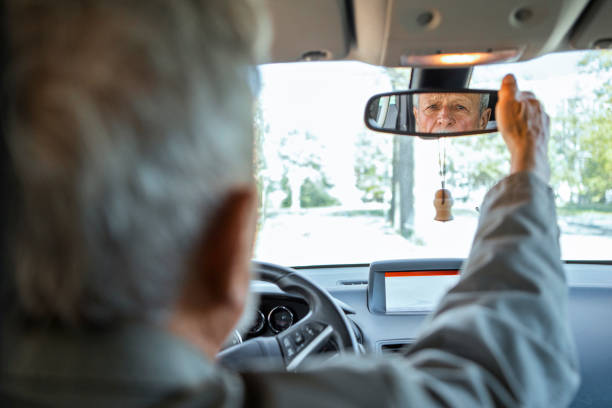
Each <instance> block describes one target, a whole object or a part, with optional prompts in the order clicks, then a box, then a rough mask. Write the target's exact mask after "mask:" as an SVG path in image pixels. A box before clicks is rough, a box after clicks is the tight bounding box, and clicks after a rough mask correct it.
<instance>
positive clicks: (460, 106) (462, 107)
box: [457, 105, 467, 111]
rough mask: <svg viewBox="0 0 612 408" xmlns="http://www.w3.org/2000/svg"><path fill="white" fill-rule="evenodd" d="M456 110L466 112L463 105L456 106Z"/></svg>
mask: <svg viewBox="0 0 612 408" xmlns="http://www.w3.org/2000/svg"><path fill="white" fill-rule="evenodd" d="M457 110H464V111H466V110H467V108H466V107H465V106H463V105H457Z"/></svg>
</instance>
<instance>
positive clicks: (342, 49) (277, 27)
mask: <svg viewBox="0 0 612 408" xmlns="http://www.w3.org/2000/svg"><path fill="white" fill-rule="evenodd" d="M267 3H268V5H269V7H270V17H271V20H272V26H273V29H274V39H273V41H272V47H271V50H270V60H269V61H267V62H292V61H299V60H332V59H342V58H344V57H345V56H346V55H347V54H348V52H349V48H350V45H351V34H350V27H351V24H352V23H351V24H349V16H348V14H349V13H348V10H347V7H346V2H345V1H344V0H268V1H267Z"/></svg>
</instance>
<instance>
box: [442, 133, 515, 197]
mask: <svg viewBox="0 0 612 408" xmlns="http://www.w3.org/2000/svg"><path fill="white" fill-rule="evenodd" d="M446 143H447V155H446V161H447V179H446V182H447V184H448V185H449V186H450V187H458V188H461V189H467V190H473V189H479V188H485V189H488V188H490V187H492V186H493V185H494V184H495V183H496V182H497V181H498V180H499V179H500V178H502V177H503V176H504V174H506V172H507V171H508V161H509V158H510V156H509V153H508V149H507V148H506V145H505V144H504V141H503V139H502V137H501V135H500V134H499V133H487V134H484V135H478V136H467V137H457V138H451V139H447V142H446ZM474 152H478V153H479V154H478V159H477V160H474ZM464 198H467V197H464Z"/></svg>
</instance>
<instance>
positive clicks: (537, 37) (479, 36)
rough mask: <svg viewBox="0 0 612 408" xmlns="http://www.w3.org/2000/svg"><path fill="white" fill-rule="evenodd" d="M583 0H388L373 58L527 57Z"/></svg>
mask: <svg viewBox="0 0 612 408" xmlns="http://www.w3.org/2000/svg"><path fill="white" fill-rule="evenodd" d="M587 3H588V0H528V1H522V2H517V1H495V2H483V1H482V0H463V1H461V2H458V1H456V0H426V1H425V0H416V1H415V0H389V1H388V2H387V3H386V8H387V10H386V17H385V18H386V24H385V34H384V36H383V52H382V54H380V60H379V61H376V62H375V63H378V64H381V65H386V66H400V65H402V61H403V62H404V65H408V64H409V61H413V60H414V59H413V58H411V56H432V55H436V54H455V55H457V54H459V55H464V54H470V55H472V54H473V53H487V52H489V53H497V54H498V55H501V54H503V53H509V55H512V54H513V55H514V56H513V57H512V58H509V59H506V61H511V60H525V59H530V58H533V57H536V56H538V55H540V54H542V53H546V52H550V51H553V50H555V49H557V48H558V46H559V45H560V44H561V43H562V42H563V40H564V39H567V36H568V33H569V31H570V29H571V28H572V25H573V24H574V22H575V21H576V20H577V19H578V17H579V16H580V14H581V13H582V11H583V10H584V8H585V6H586V5H587ZM359 4H360V1H356V2H355V7H359ZM356 13H358V10H356ZM608 21H609V20H608ZM357 37H358V38H359V32H358V36H357ZM407 61H408V62H407ZM491 61H493V62H495V61H501V60H500V59H496V60H495V59H493V60H491ZM372 62H374V61H372ZM477 62H478V61H477Z"/></svg>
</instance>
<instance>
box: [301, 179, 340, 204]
mask: <svg viewBox="0 0 612 408" xmlns="http://www.w3.org/2000/svg"><path fill="white" fill-rule="evenodd" d="M330 187H333V186H332V185H331V184H329V182H328V181H327V180H325V179H319V180H318V181H316V182H313V181H311V180H310V179H306V181H304V184H302V189H301V192H300V206H301V207H302V208H310V207H327V206H330V205H338V204H340V201H338V199H336V198H334V197H332V196H331V195H330V194H329V193H328V190H329V188H330Z"/></svg>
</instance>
